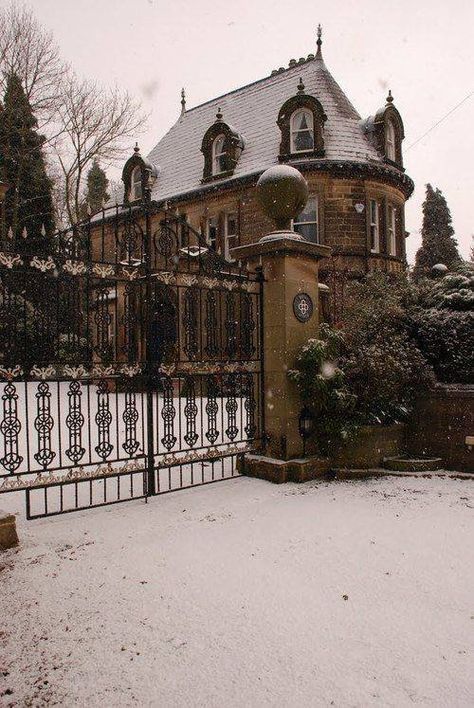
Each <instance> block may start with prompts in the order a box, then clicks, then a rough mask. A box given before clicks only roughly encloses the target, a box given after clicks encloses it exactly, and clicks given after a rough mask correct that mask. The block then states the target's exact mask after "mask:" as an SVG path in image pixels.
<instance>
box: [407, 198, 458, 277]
mask: <svg viewBox="0 0 474 708" xmlns="http://www.w3.org/2000/svg"><path fill="white" fill-rule="evenodd" d="M451 221H452V220H451V213H450V211H449V207H448V205H447V203H446V199H445V198H444V196H443V193H442V192H441V190H440V189H438V188H436V190H434V189H433V187H432V186H431V184H427V185H426V198H425V201H424V202H423V227H422V230H421V238H422V240H421V247H420V248H419V249H418V251H417V254H416V260H415V268H414V270H413V275H414V277H415V278H416V279H418V278H421V277H423V276H429V275H430V274H431V268H432V267H433V266H434V265H436V264H437V263H444V265H446V266H447V267H448V268H449V269H451V268H452V267H453V266H455V265H457V264H458V263H460V261H461V257H460V255H459V253H458V248H457V243H456V240H455V239H454V238H453V235H454V229H453V227H452V226H451Z"/></svg>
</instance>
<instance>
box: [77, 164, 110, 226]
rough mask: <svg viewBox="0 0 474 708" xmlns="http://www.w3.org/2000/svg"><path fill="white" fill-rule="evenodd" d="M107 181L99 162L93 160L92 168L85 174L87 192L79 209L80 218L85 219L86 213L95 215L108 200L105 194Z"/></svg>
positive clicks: (107, 195)
mask: <svg viewBox="0 0 474 708" xmlns="http://www.w3.org/2000/svg"><path fill="white" fill-rule="evenodd" d="M108 186H109V180H108V179H107V175H106V174H105V172H104V170H103V169H102V168H101V166H100V164H99V161H98V160H97V158H96V159H94V161H93V163H92V167H91V168H90V170H89V172H88V173H87V190H86V194H85V198H84V202H83V204H82V208H81V212H82V214H81V216H82V217H83V218H85V217H86V216H87V214H88V213H90V214H96V213H97V212H98V211H100V209H101V208H102V205H103V203H104V202H107V201H108V200H109V199H110V196H109V194H108V193H107V188H108Z"/></svg>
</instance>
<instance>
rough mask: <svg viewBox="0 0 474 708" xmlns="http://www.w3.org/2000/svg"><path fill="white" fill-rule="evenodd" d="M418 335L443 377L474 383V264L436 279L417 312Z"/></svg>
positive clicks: (415, 322) (441, 377) (439, 376)
mask: <svg viewBox="0 0 474 708" xmlns="http://www.w3.org/2000/svg"><path fill="white" fill-rule="evenodd" d="M413 323H414V331H415V332H416V337H417V340H418V343H419V346H420V349H421V351H422V352H423V354H424V356H425V357H426V359H427V360H428V361H429V362H430V363H431V365H432V366H433V368H434V370H435V373H436V376H437V378H438V379H439V380H440V381H444V382H447V383H474V265H473V264H472V263H463V264H462V265H461V266H458V267H457V268H455V269H454V270H453V271H452V272H451V273H448V274H447V275H445V276H444V278H442V279H440V280H438V281H435V282H434V283H433V284H432V285H431V287H429V288H428V289H427V290H426V291H425V292H424V293H423V295H422V298H421V303H420V306H419V307H416V308H415V310H414V312H413Z"/></svg>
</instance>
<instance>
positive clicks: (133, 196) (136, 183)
mask: <svg viewBox="0 0 474 708" xmlns="http://www.w3.org/2000/svg"><path fill="white" fill-rule="evenodd" d="M137 174H139V175H140V177H139V179H135V175H137ZM137 187H139V194H137ZM142 198H143V174H142V168H141V167H140V165H136V166H135V167H134V168H133V170H132V172H131V174H130V198H129V201H131V202H137V201H138V200H139V199H142Z"/></svg>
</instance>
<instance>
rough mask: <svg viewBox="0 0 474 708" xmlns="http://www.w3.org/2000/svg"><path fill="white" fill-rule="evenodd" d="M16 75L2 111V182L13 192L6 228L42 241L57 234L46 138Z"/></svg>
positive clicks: (9, 196) (10, 81)
mask: <svg viewBox="0 0 474 708" xmlns="http://www.w3.org/2000/svg"><path fill="white" fill-rule="evenodd" d="M36 128H37V121H36V118H35V116H34V114H33V111H32V109H31V106H30V104H29V102H28V98H27V97H26V94H25V92H24V90H23V86H22V84H21V81H20V79H19V78H18V76H16V75H15V74H11V75H10V76H9V77H8V78H7V82H6V90H5V96H4V102H3V107H0V179H2V181H4V182H6V183H7V184H8V185H9V186H10V189H9V190H8V192H7V195H6V198H5V207H4V213H5V227H6V229H8V228H10V227H11V228H12V230H13V232H14V233H15V234H16V236H20V235H21V234H22V232H23V229H25V228H26V230H27V233H28V235H29V236H30V237H33V238H40V237H41V236H42V231H43V227H44V230H45V232H46V235H48V236H49V235H50V234H51V233H52V232H53V230H54V218H53V212H54V210H53V201H52V196H51V192H52V183H51V180H50V179H49V177H48V175H47V173H46V167H45V160H44V155H43V144H44V140H45V139H44V137H43V136H41V135H39V134H38V132H37V130H36Z"/></svg>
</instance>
